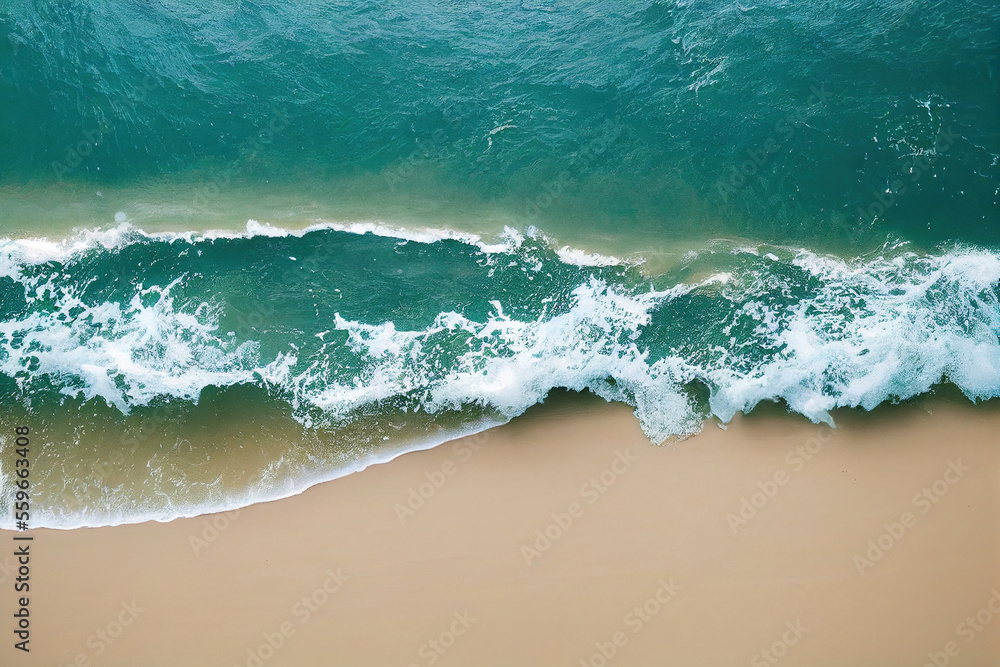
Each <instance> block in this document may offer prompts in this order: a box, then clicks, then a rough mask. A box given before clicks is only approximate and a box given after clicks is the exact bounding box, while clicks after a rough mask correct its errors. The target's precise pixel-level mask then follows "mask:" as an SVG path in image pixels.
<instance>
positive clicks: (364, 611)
mask: <svg viewBox="0 0 1000 667" xmlns="http://www.w3.org/2000/svg"><path fill="white" fill-rule="evenodd" d="M555 403H556V404H553V405H546V406H542V407H539V408H536V409H533V410H532V411H531V412H530V413H529V414H527V415H525V416H524V417H522V418H520V419H518V420H515V422H513V423H511V424H508V425H507V426H503V427H500V428H497V429H494V430H492V431H490V432H489V433H488V434H486V436H481V437H479V438H475V439H473V438H470V439H466V440H463V441H458V442H457V443H449V444H446V445H443V446H441V447H438V448H436V449H433V450H430V451H425V452H418V453H411V454H407V455H405V456H402V457H400V458H398V459H396V460H394V461H392V462H390V463H387V464H383V465H377V466H373V467H371V468H369V469H367V470H365V471H363V472H360V473H357V474H354V475H351V476H348V477H346V478H343V479H339V480H335V481H333V482H329V483H326V484H322V485H319V486H317V487H314V488H312V489H310V490H308V491H307V492H305V493H303V494H301V495H299V496H297V497H294V498H288V499H285V500H280V501H277V502H273V503H267V504H262V505H256V506H253V507H249V508H246V509H244V510H242V511H240V512H238V513H234V514H231V515H214V516H208V517H198V518H194V519H186V520H178V521H174V522H171V523H168V524H156V523H147V524H140V525H131V526H117V527H112V528H98V529H80V530H72V531H51V530H35V531H31V533H32V535H33V536H34V541H33V542H31V553H32V560H31V578H32V580H31V586H32V590H31V594H30V598H31V599H30V610H31V614H32V625H31V643H30V647H31V652H30V653H28V654H24V653H22V652H20V651H16V650H14V649H13V643H14V641H15V639H14V637H13V635H12V632H11V631H12V629H13V626H14V622H13V619H12V613H13V609H14V597H15V596H14V593H13V590H12V586H13V578H14V576H16V574H15V573H13V572H10V573H9V574H5V573H3V572H0V576H3V577H4V578H5V581H3V583H2V584H0V591H2V593H0V605H2V606H0V613H2V618H5V619H7V620H6V621H4V622H3V623H2V625H3V626H4V627H3V628H2V629H3V632H2V635H0V636H3V637H6V639H5V640H4V643H3V646H2V647H0V664H3V665H11V666H14V665H25V666H31V665H39V666H41V665H45V666H46V667H54V666H55V665H70V664H78V665H100V666H107V667H112V666H116V665H117V666H122V667H125V666H129V667H144V666H164V667H195V666H200V665H212V666H222V667H231V666H233V665H243V666H245V667H246V666H249V667H254V666H255V665H257V666H261V665H267V666H283V665H287V666H294V667H308V666H311V665H338V666H339V665H345V666H367V665H379V666H382V665H399V666H407V665H420V666H424V665H432V664H434V665H441V666H449V665H461V666H473V667H479V666H482V667H487V666H491V665H504V666H514V665H517V666H531V665H541V666H545V667H550V666H555V665H567V666H573V667H576V666H579V665H593V666H594V667H600V666H601V665H615V666H619V665H621V666H627V665H639V666H653V665H658V666H659V665H665V666H669V665H685V666H699V667H709V666H712V665H720V666H722V665H725V666H730V665H751V666H755V665H771V664H781V665H783V666H784V665H787V666H789V667H792V666H795V665H803V666H808V667H825V666H830V667H833V666H843V665H851V666H853V667H862V666H868V665H870V666H872V667H892V666H895V665H913V666H915V667H919V666H921V665H924V664H925V663H927V664H934V663H932V662H931V660H932V659H933V660H936V661H937V664H938V665H939V666H940V665H944V664H949V665H957V666H963V665H964V666H968V667H987V666H990V665H998V664H1000V593H997V591H1000V435H998V434H1000V412H998V411H997V410H996V409H995V408H993V407H989V406H985V407H984V406H980V407H978V408H973V407H971V406H962V405H956V404H947V403H943V402H941V401H937V402H933V403H929V404H928V403H924V404H920V405H915V406H914V405H911V406H897V407H893V408H886V409H882V410H880V411H879V412H878V413H877V414H874V415H857V414H853V413H844V414H841V415H839V416H838V429H837V430H836V431H829V430H828V429H826V428H825V427H819V426H816V425H813V424H810V423H808V422H806V421H804V420H801V419H792V418H788V417H784V416H780V415H777V414H771V415H770V416H754V417H751V418H738V419H736V420H735V421H734V422H733V423H731V424H730V425H729V428H728V430H726V431H723V430H721V429H719V428H717V427H716V426H715V425H712V424H710V425H708V426H706V428H705V431H704V432H703V433H702V434H701V435H698V436H696V437H694V438H691V439H689V440H687V441H684V442H682V443H680V444H677V445H672V446H664V447H653V446H651V445H650V444H649V442H648V441H647V440H646V438H645V437H644V436H643V434H642V432H641V431H640V430H639V427H638V425H637V423H636V421H635V419H634V417H633V416H632V415H631V413H630V410H629V409H628V408H626V407H624V406H622V405H607V404H604V403H603V402H600V401H596V402H594V401H585V403H586V407H585V409H582V410H581V408H580V403H581V399H579V398H577V399H574V400H572V401H566V400H564V401H562V402H561V404H560V401H556V402H555ZM810 449H811V450H813V451H812V452H811V453H810V451H809V450H810ZM616 462H617V463H616ZM949 471H951V472H949ZM432 478H433V481H436V482H437V483H438V484H439V486H440V488H435V487H434V486H433V484H432V481H431V480H432ZM442 482H443V483H442ZM421 485H423V487H421ZM924 489H927V491H926V494H927V495H924V496H921V495H920V494H922V493H925V492H924ZM411 490H412V491H413V493H415V494H419V493H420V492H421V491H422V492H423V494H424V495H425V496H427V497H426V498H424V499H422V501H423V505H422V506H421V507H419V508H418V509H416V510H415V511H413V512H412V513H410V512H403V511H402V510H401V508H403V507H406V504H407V502H408V500H407V499H408V497H409V496H410V495H411V493H410V491H411ZM744 499H745V502H744ZM412 504H413V506H417V505H418V503H417V502H415V501H413V502H412ZM754 504H756V506H754ZM741 508H742V512H743V514H742V516H741ZM554 515H555V517H554ZM213 523H214V524H215V527H212V524H213ZM559 524H562V526H560V525H559ZM538 531H541V533H539V532H538ZM546 532H547V533H548V537H542V538H540V537H539V535H540V534H541V535H544V534H545V533H546ZM13 537H14V535H13V534H11V533H9V532H8V533H0V543H2V545H3V553H4V554H7V553H9V552H12V551H13V546H12V545H13V544H15V543H14V542H13V540H12V538H13ZM870 540H871V541H872V542H869V541H870ZM880 542H881V545H882V550H883V551H884V553H883V551H880V550H879V549H880V547H879V543H880ZM873 545H874V546H873ZM886 549H887V550H886ZM529 561H530V563H529ZM0 562H2V561H0ZM12 564H13V558H12V557H11V556H7V561H6V563H5V565H6V566H7V568H8V570H9V569H10V568H9V566H10V565H12ZM303 598H305V600H306V602H303ZM657 598H659V599H657ZM991 598H992V601H991ZM990 605H992V607H993V609H994V610H996V612H997V613H994V611H990ZM977 613H978V614H979V620H976V618H975V617H976V615H977ZM970 618H971V621H970V620H968V619H970ZM984 621H986V623H985V624H983V625H980V623H982V622H984ZM268 641H270V645H269V644H268V643H267V642H268ZM949 642H952V644H949ZM271 645H277V646H278V648H276V649H274V648H272V647H271ZM602 651H603V654H602ZM763 651H767V654H765V653H763ZM949 651H950V652H951V653H952V654H954V655H948V653H947V652H949ZM604 654H606V655H608V656H610V657H605V655H604Z"/></svg>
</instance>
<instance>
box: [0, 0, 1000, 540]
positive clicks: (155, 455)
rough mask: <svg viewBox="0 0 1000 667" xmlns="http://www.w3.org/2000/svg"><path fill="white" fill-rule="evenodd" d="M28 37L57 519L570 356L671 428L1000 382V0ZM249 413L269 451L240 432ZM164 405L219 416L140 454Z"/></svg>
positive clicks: (380, 435)
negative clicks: (124, 452) (773, 409)
mask: <svg viewBox="0 0 1000 667" xmlns="http://www.w3.org/2000/svg"><path fill="white" fill-rule="evenodd" d="M0 33H3V34H5V35H6V37H5V38H2V39H0V112H2V114H3V120H4V122H3V123H0V156H2V158H3V159H2V162H0V408H2V409H3V410H4V411H5V413H6V414H8V415H17V419H20V420H27V421H29V422H32V423H36V424H39V425H40V427H41V428H43V429H48V431H45V432H46V433H48V436H47V441H48V442H47V444H45V445H44V447H45V450H44V454H43V458H44V461H45V462H47V464H50V465H54V464H53V462H58V465H59V473H58V474H55V473H52V474H50V475H48V476H46V478H45V479H46V480H47V484H48V486H45V484H43V485H42V488H43V490H45V493H48V494H49V495H44V494H43V497H42V498H41V500H39V503H40V507H41V509H40V512H41V514H40V515H39V516H40V517H41V518H40V519H39V520H40V521H41V522H43V524H45V525H54V526H61V527H69V526H73V525H83V524H98V523H102V522H104V523H107V522H121V521H134V520H141V519H144V518H160V519H165V518H171V517H172V516H178V515H181V514H191V513H197V512H198V511H205V510H207V509H211V508H216V509H217V508H219V507H223V506H225V507H230V506H236V505H239V504H245V503H246V502H250V501H252V500H255V499H264V498H269V497H275V496H277V495H281V494H286V493H289V492H293V491H295V490H299V489H301V488H302V487H303V486H304V485H307V484H308V483H313V482H315V481H316V480H318V479H322V478H329V477H330V476H334V475H335V474H339V473H340V472H343V471H345V470H349V469H356V468H357V467H358V466H360V465H363V464H364V463H365V462H367V461H370V460H377V459H379V458H380V457H382V458H384V457H385V456H388V455H389V454H390V453H391V452H397V451H400V450H402V449H406V448H408V447H414V446H428V445H429V444H433V442H438V441H440V440H441V439H443V438H444V437H446V436H447V435H449V434H450V435H454V434H462V433H471V432H475V431H477V430H481V429H482V428H484V427H485V426H486V425H489V424H495V423H502V422H504V421H506V420H509V419H511V418H513V417H514V416H516V415H518V414H521V413H522V412H524V411H525V410H526V409H527V408H529V407H530V406H532V405H534V404H536V403H538V402H540V401H544V399H545V397H546V396H547V395H548V393H549V392H550V391H552V390H553V389H557V388H568V389H573V390H588V391H590V392H593V393H595V394H597V395H599V396H602V397H604V398H606V399H608V400H617V401H623V402H626V403H628V404H630V405H632V406H634V408H635V410H636V415H637V417H638V419H639V421H640V423H641V425H642V427H643V429H644V430H645V432H646V433H647V434H648V435H649V437H650V439H651V440H652V441H654V442H660V441H662V440H664V439H666V438H669V437H673V436H685V435H689V434H692V433H695V432H697V431H698V430H699V429H700V428H701V425H702V424H703V423H704V421H705V420H706V419H709V418H717V419H720V420H722V421H728V420H729V419H730V418H731V417H732V416H733V415H734V414H736V413H737V412H740V411H744V412H746V411H750V410H752V409H753V408H754V407H755V406H756V405H758V404H759V403H761V402H771V401H779V402H782V403H783V404H784V405H786V406H787V407H788V409H789V410H790V411H792V412H795V413H799V414H802V415H804V416H806V417H808V418H809V419H812V420H814V421H829V420H830V416H829V415H830V411H831V410H833V409H834V408H837V407H843V406H851V407H861V408H864V409H872V408H874V407H875V406H877V405H879V404H881V403H885V402H895V401H899V400H903V399H907V398H911V397H915V396H919V395H922V394H926V393H928V392H931V391H933V388H934V387H936V386H938V385H941V384H942V383H945V384H951V385H954V386H955V387H957V388H958V389H959V390H960V391H961V392H963V393H964V394H965V395H966V396H968V397H969V398H970V399H972V400H975V401H978V400H983V399H988V398H993V397H997V396H1000V338H998V336H1000V9H998V8H997V6H996V5H995V3H992V2H987V1H985V0H983V1H974V0H965V1H958V2H935V1H930V0H927V1H922V0H902V1H889V0H878V1H874V0H853V1H847V0H845V1H842V2H835V1H830V2H815V3H790V2H776V1H770V2H756V3H752V2H743V3H729V2H725V3H723V2H684V1H680V0H675V1H674V2H650V1H648V0H647V1H642V2H640V1H623V2H606V1H605V2H597V1H593V2H568V1H566V2H561V1H558V0H532V1H528V0H525V1H524V2H498V3H491V4H490V5H488V6H480V5H477V4H468V3H465V4H463V3H457V4H453V3H436V4H431V3H394V2H382V3H350V2H313V3H291V4H288V3H286V4H279V3H271V2H257V3H207V4H206V3H189V2H161V3H156V4H149V3H139V2H118V3H110V2H99V1H96V0H90V1H88V2H84V1H77V2H66V3H58V4H52V3H20V4H18V5H16V6H12V7H5V8H4V9H2V10H0ZM0 37H2V35H0ZM248 220H249V222H248ZM246 392H250V393H246ZM164 411H166V412H164ZM241 413H245V414H254V415H256V416H260V415H270V416H269V417H268V419H269V420H270V421H268V420H263V421H267V423H268V424H269V425H267V426H265V425H261V424H263V421H261V420H258V421H261V424H258V425H257V426H255V427H254V428H253V429H251V428H250V427H249V426H248V427H247V431H246V432H245V433H243V435H242V436H241V437H243V438H244V441H246V442H250V441H252V442H254V443H257V444H258V445H259V446H260V449H259V451H258V452H257V454H255V455H254V456H252V457H250V458H247V455H246V454H245V452H244V453H239V452H236V451H234V449H233V448H234V447H237V445H235V444H234V443H233V442H231V441H230V439H229V438H227V437H224V436H222V435H219V433H220V432H217V431H211V430H210V429H209V430H205V429H206V428H207V426H206V420H215V421H217V422H218V421H219V420H221V421H222V422H225V423H227V424H230V423H231V424H239V423H240V420H238V419H235V417H233V415H237V414H241ZM163 414H170V415H173V416H174V417H171V419H174V418H176V419H181V418H182V417H183V419H184V420H185V423H189V424H190V429H188V430H191V431H192V432H194V431H197V434H196V435H191V433H188V432H184V429H181V432H177V433H174V432H171V433H170V434H169V435H164V436H163V437H162V438H159V439H157V438H155V437H153V438H147V439H146V440H144V441H143V443H144V444H143V446H142V447H139V448H138V449H136V448H135V446H134V445H133V446H132V448H131V449H130V450H129V452H130V454H129V457H128V458H127V459H123V457H122V456H121V455H120V452H119V451H118V450H119V449H120V446H119V445H120V443H121V442H122V441H123V440H122V438H124V436H121V434H122V433H130V432H132V430H134V429H136V428H139V426H137V424H141V423H143V420H152V421H151V422H150V423H153V424H154V425H155V424H159V425H160V426H162V425H163V424H164V423H165V420H164V418H163V417H162V415H163ZM157 415H159V416H157ZM13 418H14V417H10V419H13ZM227 419H229V420H230V421H226V420H227ZM261 419H263V418H261ZM166 421H169V420H166ZM220 423H221V422H220ZM247 423H249V422H247ZM254 423H257V422H254ZM277 425H280V427H279V426H277ZM198 429H201V430H198ZM269 429H270V430H269ZM109 432H113V433H117V434H118V435H115V436H114V437H111V438H106V437H103V436H102V438H100V439H98V438H97V436H96V435H94V434H96V433H104V434H106V433H109ZM267 433H271V435H266V434H267ZM275 433H281V436H280V438H278V436H276V435H274V434H275ZM0 437H6V436H2V435H0ZM278 439H283V442H285V443H286V444H285V445H284V446H282V447H276V446H275V447H271V448H269V446H268V445H267V443H269V442H277V440H278ZM97 440H100V442H97ZM147 441H148V442H147ZM292 441H294V446H288V445H287V443H288V442H292ZM192 442H195V443H197V445H193V444H192ZM101 443H104V444H101ZM185 443H186V444H185ZM147 445H148V446H147ZM70 451H72V453H73V456H74V457H76V458H80V459H81V460H82V461H83V463H81V464H80V465H79V466H76V467H74V466H75V465H76V464H73V465H69V464H68V463H67V460H68V459H67V456H66V453H67V452H70ZM74 460H75V459H74ZM108 461H113V462H114V465H115V466H117V470H118V472H117V473H116V475H117V477H115V478H114V479H116V480H117V481H116V482H115V483H114V484H112V483H110V482H109V479H110V478H109V477H108V475H107V474H105V472H103V471H105V470H106V469H107V462H108ZM226 461H229V462H233V461H239V462H240V463H239V465H237V467H240V466H242V467H244V468H246V471H247V474H246V475H245V476H243V477H238V478H233V479H229V478H228V477H225V474H224V472H225V465H224V462H226ZM9 464H10V462H6V463H5V460H4V459H2V458H0V467H5V466H6V465H9ZM213 466H220V467H219V468H218V469H216V468H214V467H213ZM167 467H169V468H170V470H171V471H172V472H171V473H170V474H169V475H166V474H165V472H164V471H165V470H166V469H167ZM230 467H232V465H230ZM95 470H97V471H98V472H99V473H100V474H96V476H95V474H93V473H94V471H95ZM213 471H214V472H213ZM216 474H217V475H218V479H223V478H225V481H224V483H223V486H224V487H225V488H224V489H223V490H222V491H218V490H216V491H212V490H206V489H209V487H210V486H211V484H209V482H210V481H211V480H212V479H216V477H213V475H216ZM165 475H166V476H165ZM84 477H86V479H84ZM194 479H197V480H199V481H198V482H197V484H194V482H193V481H192V480H194ZM149 480H154V481H149ZM164 480H165V481H164ZM184 480H188V482H187V483H186V482H185V481H184ZM147 482H148V483H147ZM154 482H155V483H154ZM195 486H198V488H201V489H202V490H201V491H199V492H198V493H195V492H193V491H191V490H190V489H191V488H194V487H195ZM9 491H10V489H9V488H7V489H6V491H5V493H8V492H9ZM199 494H200V495H199ZM68 505H71V506H72V509H71V510H69V509H67V506H68ZM4 525H6V524H4Z"/></svg>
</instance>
